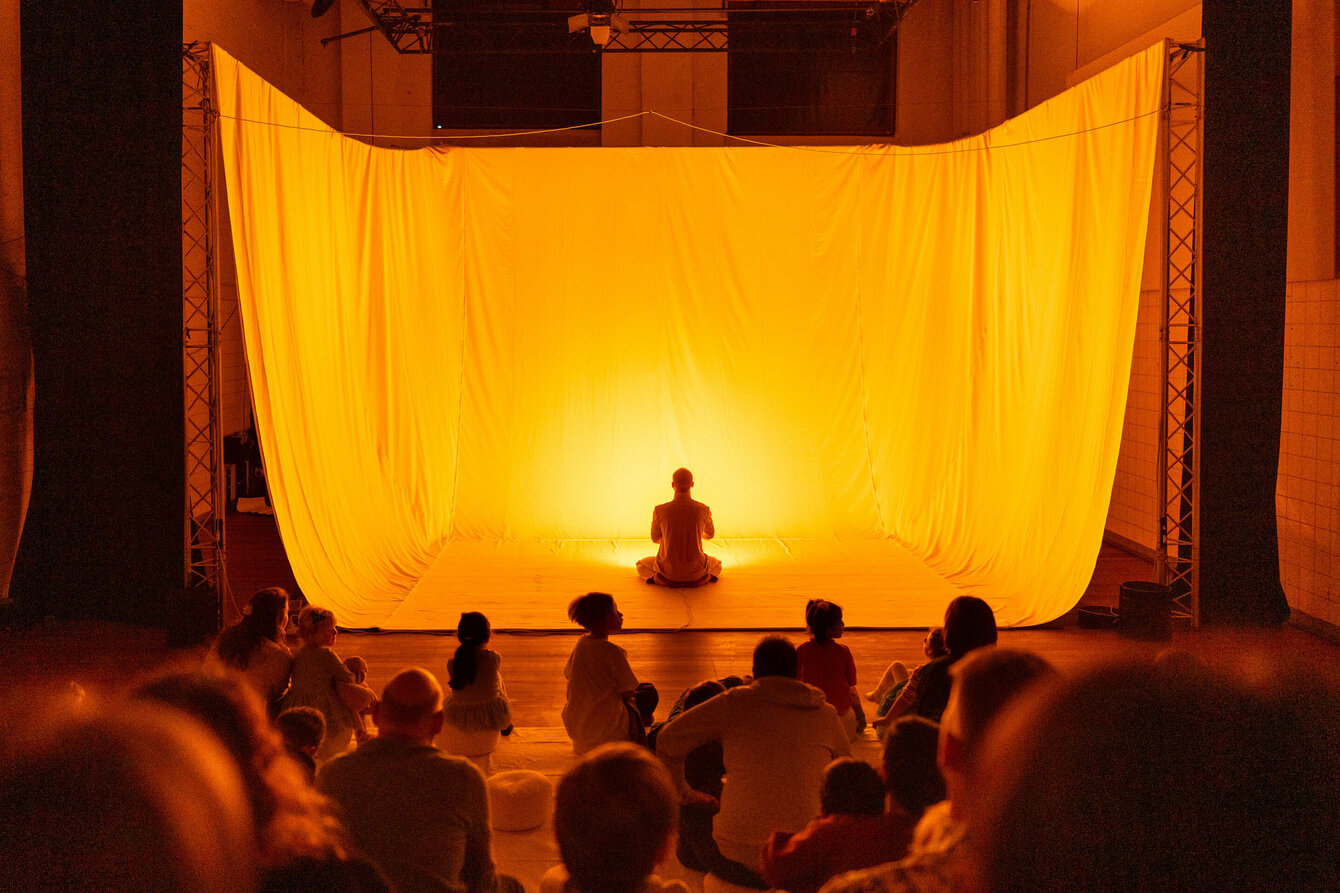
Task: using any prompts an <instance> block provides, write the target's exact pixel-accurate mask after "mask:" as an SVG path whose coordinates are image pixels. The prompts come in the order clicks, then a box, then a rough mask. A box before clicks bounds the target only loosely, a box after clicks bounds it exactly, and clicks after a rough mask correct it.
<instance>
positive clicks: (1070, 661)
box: [0, 622, 1340, 727]
mask: <svg viewBox="0 0 1340 893" xmlns="http://www.w3.org/2000/svg"><path fill="white" fill-rule="evenodd" d="M786 632H787V634H788V635H789V636H790V638H791V639H792V640H793V641H797V642H799V641H801V639H802V636H801V635H800V633H799V632H798V631H794V630H792V631H786ZM922 635H923V634H922V633H921V632H920V631H917V630H880V631H851V632H848V633H847V635H846V636H845V637H844V639H843V641H844V642H845V643H846V644H847V645H848V647H850V648H851V650H852V652H853V654H854V656H855V658H856V667H857V676H858V680H859V686H858V687H859V688H861V690H863V691H864V690H865V689H866V688H867V687H870V686H873V684H874V682H875V681H876V680H877V678H878V676H879V674H880V673H881V672H882V671H883V669H884V667H885V665H886V664H887V663H888V662H889V661H892V660H901V661H903V662H905V663H907V664H909V665H915V664H916V663H918V662H920V660H921V656H920V651H921V639H922ZM758 639H759V633H757V632H693V631H688V632H679V633H634V634H627V635H621V636H618V637H617V639H616V640H617V642H618V643H619V644H620V645H621V646H623V647H624V648H625V649H626V650H627V651H628V655H629V658H630V660H631V662H632V664H633V667H634V669H635V671H636V672H637V674H638V676H639V678H640V679H642V680H644V681H650V682H653V683H655V685H656V686H657V688H658V689H659V690H660V691H661V696H662V703H663V704H664V707H663V708H662V710H661V711H660V714H659V715H661V716H664V713H665V710H666V709H668V707H669V705H670V703H671V702H672V701H673V700H674V698H675V697H676V696H677V695H678V694H679V693H680V692H681V691H682V690H683V689H685V688H687V687H688V686H690V685H692V684H694V683H696V682H698V681H700V680H702V679H706V678H712V677H719V676H723V675H726V674H728V673H747V672H748V671H749V662H750V655H751V653H752V650H753V647H754V645H755V643H756V642H757V641H758ZM575 641H576V635H575V633H574V634H572V635H562V634H546V635H524V634H501V635H497V636H495V637H494V639H493V642H492V647H493V649H494V650H496V651H497V652H498V653H499V655H501V657H502V674H503V679H504V680H505V682H506V684H507V689H508V693H509V695H510V696H511V698H512V700H513V703H514V705H515V710H514V714H515V720H516V724H517V725H518V726H522V727H529V726H537V727H553V726H559V725H561V724H562V723H561V720H560V718H559V713H560V711H561V710H562V706H563V698H564V681H563V665H564V662H565V661H566V660H567V657H568V654H569V652H570V651H571V650H572V646H573V643H574V642H575ZM1000 644H1001V645H1002V646H1005V647H1010V648H1022V649H1025V650H1028V651H1033V652H1036V653H1038V654H1041V655H1042V656H1044V657H1046V658H1047V659H1048V660H1049V661H1051V662H1052V663H1053V664H1055V665H1056V666H1057V667H1058V668H1059V669H1061V670H1062V671H1064V672H1068V673H1069V672H1075V671H1077V670H1079V669H1080V668H1082V667H1083V666H1085V665H1087V664H1090V663H1092V662H1094V661H1098V660H1104V659H1111V658H1118V657H1121V656H1135V655H1141V654H1143V655H1152V654H1154V653H1156V652H1157V651H1158V650H1159V649H1160V648H1163V647H1167V644H1149V643H1140V642H1132V641H1131V640H1128V639H1123V638H1121V637H1120V636H1118V635H1117V634H1116V633H1115V632H1112V631H1100V630H1081V629H1077V628H1075V627H1073V626H1070V627H1058V628H1054V629H1033V630H1009V631H1006V632H1003V633H1002V634H1001V638H1000ZM1170 644H1171V645H1172V646H1174V647H1179V648H1185V649H1187V650H1191V651H1194V652H1196V653H1199V654H1202V655H1203V656H1205V658H1206V659H1207V660H1209V661H1210V662H1211V663H1212V664H1215V665H1217V666H1221V667H1223V668H1225V669H1226V670H1227V671H1228V672H1231V673H1235V674H1247V675H1254V674H1260V673H1270V672H1275V669H1274V668H1275V667H1277V666H1284V667H1286V668H1289V669H1291V670H1293V671H1296V672H1301V673H1305V674H1308V675H1310V676H1312V677H1314V678H1317V679H1321V680H1324V682H1325V683H1326V684H1328V685H1330V686H1332V687H1334V688H1336V689H1337V690H1340V648H1337V647H1336V646H1335V645H1332V644H1330V643H1329V642H1326V641H1325V640H1323V639H1320V638H1317V637H1315V636H1312V635H1310V634H1308V633H1306V632H1304V631H1302V630H1300V629H1297V628H1296V627H1292V626H1285V627H1283V628H1280V629H1276V630H1267V631H1228V632H1204V631H1201V632H1191V631H1186V632H1178V633H1176V634H1175V635H1174V638H1173V641H1172V642H1171V643H1170ZM455 645H456V641H455V639H454V638H451V637H448V636H435V635H427V634H423V633H386V634H352V633H342V634H341V635H340V637H339V639H338V641H337V642H336V643H335V650H336V651H337V652H338V653H339V654H340V656H342V657H348V656H351V655H355V654H357V655H361V656H362V657H364V658H365V659H366V660H367V661H368V665H369V682H370V683H371V684H372V685H373V687H374V688H377V689H380V688H381V687H382V686H383V685H385V683H386V681H387V680H388V679H390V677H391V676H392V675H394V674H395V673H396V672H397V671H398V670H400V669H403V668H404V667H409V666H421V667H425V668H427V669H429V670H431V671H432V672H433V673H435V674H437V675H438V676H439V677H440V678H442V679H443V680H444V681H445V675H446V664H447V659H448V658H449V657H450V656H451V654H452V651H453V649H454V648H455ZM203 651H204V649H203V647H197V648H195V649H187V650H184V651H170V650H169V649H168V648H167V646H166V644H165V641H164V633H163V631H162V630H161V629H151V628H139V627H131V626H126V625H124V624H111V623H92V622H80V623H52V624H46V625H38V626H35V627H28V628H12V629H0V680H3V682H0V690H3V691H9V690H13V689H31V688H33V687H34V686H37V685H39V684H41V683H57V684H64V683H65V682H67V681H74V682H78V683H79V684H81V685H83V686H84V687H85V688H88V689H90V690H93V691H97V690H104V691H114V690H115V689H117V688H119V687H121V686H124V685H126V684H128V683H130V682H131V681H132V680H133V679H134V678H135V677H136V676H138V675H140V674H143V673H146V672H150V671H152V670H154V669H156V668H158V667H161V666H164V665H168V664H173V665H180V666H183V667H198V666H199V661H200V660H201V658H202V656H203ZM6 700H8V698H6Z"/></svg>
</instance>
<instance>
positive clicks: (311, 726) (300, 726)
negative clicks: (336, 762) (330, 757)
mask: <svg viewBox="0 0 1340 893" xmlns="http://www.w3.org/2000/svg"><path fill="white" fill-rule="evenodd" d="M275 730H276V731H278V732H279V736H280V737H281V738H283V739H284V750H286V751H288V755H289V756H290V757H292V758H293V762H295V763H297V764H298V765H299V766H301V767H302V769H303V772H304V773H306V775H307V780H308V781H309V782H310V781H312V780H313V779H314V778H315V777H316V752H317V751H318V750H320V749H321V742H322V741H323V740H325V737H326V718H325V717H324V716H322V715H321V711H319V710H317V709H315V708H313V707H290V708H288V709H287V710H283V711H281V712H280V714H279V715H278V716H276V717H275Z"/></svg>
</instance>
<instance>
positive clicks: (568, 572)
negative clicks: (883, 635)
mask: <svg viewBox="0 0 1340 893" xmlns="http://www.w3.org/2000/svg"><path fill="white" fill-rule="evenodd" d="M654 550H655V546H653V545H652V544H651V543H649V542H647V541H645V540H559V541H554V540H550V541H534V540H532V541H514V542H488V543H466V542H459V543H450V544H448V545H447V547H446V548H445V549H444V550H443V552H442V554H441V555H440V556H439V557H438V559H437V561H436V562H435V563H434V564H433V565H432V566H431V567H430V568H429V570H428V572H427V573H426V574H424V576H423V578H422V579H420V581H419V582H418V584H417V585H416V586H415V587H414V589H413V590H412V591H411V592H410V593H409V595H408V596H407V597H406V598H405V600H404V601H403V602H402V603H401V604H400V606H399V608H397V609H396V611H395V613H394V614H393V615H392V616H391V617H389V618H388V619H387V620H386V621H385V622H383V623H382V624H381V625H380V628H381V629H384V630H452V631H454V630H455V629H456V623H457V621H458V620H459V619H460V614H461V612H462V611H483V612H484V614H486V615H487V616H488V618H489V620H490V621H491V622H492V624H493V628H494V629H496V630H570V629H572V623H571V622H570V621H569V620H568V618H567V605H568V602H569V601H571V600H572V599H573V598H574V597H575V596H577V595H580V594H582V593H583V592H589V591H593V590H595V591H602V592H609V593H611V594H612V595H613V596H614V597H615V599H616V600H617V601H618V603H619V608H620V610H622V611H623V614H624V628H625V629H626V630H630V631H632V630H648V631H660V630H680V629H788V628H792V629H794V628H799V627H803V626H804V613H805V602H806V601H808V600H809V599H811V598H814V597H816V596H819V597H825V598H831V599H832V600H834V601H836V602H838V603H839V604H841V605H842V606H843V611H844V614H845V620H846V622H847V625H848V626H851V627H881V628H898V627H927V626H934V625H938V624H939V623H940V622H941V620H942V618H943V616H944V609H945V605H947V604H948V603H949V601H950V600H951V599H953V598H954V597H956V596H958V595H960V594H962V593H961V591H960V590H959V589H958V588H956V587H955V586H954V585H952V584H951V583H949V582H947V581H946V580H944V579H943V578H941V577H940V576H939V575H938V574H936V573H934V572H933V571H931V570H930V568H928V567H927V566H926V565H925V564H924V563H923V562H922V561H921V560H920V559H918V558H916V557H914V556H913V555H912V554H911V553H909V552H908V551H907V550H906V549H905V548H903V547H902V546H901V545H899V544H898V543H896V542H892V541H889V540H863V541H838V540H833V539H788V540H775V539H774V540H760V539H738V540H714V541H713V542H712V543H710V544H709V546H708V551H709V553H710V554H712V555H714V556H716V557H718V558H720V559H721V561H722V563H723V565H724V570H723V571H722V575H721V580H720V581H719V582H717V583H714V584H712V585H710V586H704V587H701V588H698V589H667V588H664V587H661V586H648V585H646V584H645V583H643V582H642V581H641V580H640V579H639V578H638V576H637V573H636V572H635V571H634V569H633V568H634V565H635V564H636V562H637V559H639V558H643V557H645V556H647V555H650V554H653V553H654Z"/></svg>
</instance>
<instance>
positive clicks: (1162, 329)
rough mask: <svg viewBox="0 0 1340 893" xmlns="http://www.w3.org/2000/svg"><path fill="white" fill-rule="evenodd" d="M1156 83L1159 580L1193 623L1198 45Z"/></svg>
mask: <svg viewBox="0 0 1340 893" xmlns="http://www.w3.org/2000/svg"><path fill="white" fill-rule="evenodd" d="M1168 50H1169V57H1168V68H1167V74H1166V75H1165V79H1164V87H1163V127H1162V128H1161V137H1162V147H1161V158H1162V186H1163V190H1164V199H1165V202H1164V212H1165V213H1164V228H1163V258H1164V263H1163V270H1162V274H1161V277H1160V279H1161V282H1160V286H1161V291H1162V295H1161V297H1162V304H1163V307H1162V316H1161V319H1160V321H1159V337H1160V341H1161V348H1162V351H1161V352H1162V369H1161V372H1162V375H1161V379H1162V380H1161V384H1162V387H1161V391H1160V393H1161V394H1162V401H1163V407H1162V411H1161V412H1160V414H1159V448H1158V451H1157V454H1158V460H1159V468H1158V500H1159V512H1160V515H1159V548H1158V565H1159V566H1158V573H1159V582H1160V583H1162V584H1164V585H1165V586H1168V587H1169V588H1171V589H1172V593H1173V610H1174V613H1175V614H1176V615H1177V616H1180V617H1183V618H1187V619H1190V621H1191V623H1192V625H1193V626H1198V625H1199V624H1200V573H1199V571H1200V450H1199V449H1198V446H1199V443H1200V391H1201V389H1200V354H1199V351H1198V350H1197V349H1196V348H1197V343H1198V338H1199V331H1200V314H1201V295H1200V260H1201V258H1200V239H1201V233H1200V212H1201V122H1202V118H1203V116H1204V74H1203V72H1204V45H1203V44H1202V43H1195V44H1174V43H1171V42H1170V43H1169V46H1168Z"/></svg>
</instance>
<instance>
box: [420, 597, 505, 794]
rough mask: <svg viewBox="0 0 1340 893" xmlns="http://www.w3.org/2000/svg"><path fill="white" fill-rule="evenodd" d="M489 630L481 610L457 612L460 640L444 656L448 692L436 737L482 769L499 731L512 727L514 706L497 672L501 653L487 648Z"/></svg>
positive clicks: (487, 768)
mask: <svg viewBox="0 0 1340 893" xmlns="http://www.w3.org/2000/svg"><path fill="white" fill-rule="evenodd" d="M490 634H491V630H490V628H489V619H488V618H487V617H485V616H484V615H483V614H481V613H479V612H478V611H467V612H465V613H464V614H462V615H461V622H460V623H459V624H457V626H456V638H457V639H458V640H459V641H460V643H461V644H460V647H459V648H457V649H456V655H455V656H454V657H452V659H451V660H449V661H447V673H448V675H449V677H450V681H449V682H448V683H447V685H448V688H449V689H450V692H451V696H450V700H448V701H447V703H446V706H445V708H444V713H445V718H446V722H445V723H444V724H443V726H442V735H441V737H440V738H439V739H438V743H439V744H440V745H441V746H442V749H443V750H445V751H448V752H449V753H454V754H459V755H461V756H465V757H469V758H470V759H471V760H472V761H473V762H474V763H475V765H477V766H478V767H479V768H480V769H481V770H482V771H484V772H486V773H487V772H488V770H489V757H490V755H491V754H492V753H493V752H494V751H495V750H497V748H498V739H499V736H501V735H509V734H511V732H512V706H511V703H510V702H509V701H508V700H507V689H506V688H505V687H504V686H503V681H502V677H501V676H500V675H499V673H498V668H499V667H500V666H502V658H501V657H499V656H498V654H497V652H495V651H492V650H490V649H489V648H487V647H485V646H487V645H488V642H489V637H490Z"/></svg>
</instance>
